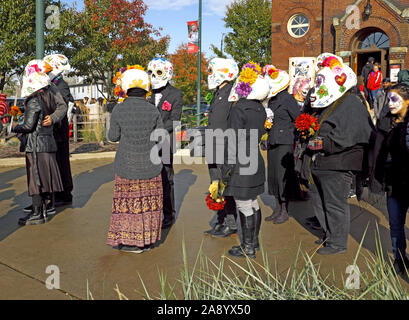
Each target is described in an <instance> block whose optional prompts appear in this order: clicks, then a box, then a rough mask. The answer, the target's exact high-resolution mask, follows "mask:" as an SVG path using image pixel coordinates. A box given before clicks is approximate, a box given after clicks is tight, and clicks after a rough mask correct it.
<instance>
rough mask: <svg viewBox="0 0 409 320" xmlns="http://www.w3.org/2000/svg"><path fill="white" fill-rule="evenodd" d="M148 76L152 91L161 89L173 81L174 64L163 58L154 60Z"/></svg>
mask: <svg viewBox="0 0 409 320" xmlns="http://www.w3.org/2000/svg"><path fill="white" fill-rule="evenodd" d="M148 75H149V77H150V80H151V83H152V89H160V88H162V87H164V86H166V85H167V84H168V82H169V81H170V80H171V79H172V76H173V64H172V63H170V62H169V61H168V60H165V59H163V58H156V59H153V60H152V61H151V62H149V65H148Z"/></svg>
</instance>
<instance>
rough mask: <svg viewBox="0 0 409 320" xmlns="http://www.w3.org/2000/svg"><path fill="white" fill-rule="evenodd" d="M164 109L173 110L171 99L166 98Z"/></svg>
mask: <svg viewBox="0 0 409 320" xmlns="http://www.w3.org/2000/svg"><path fill="white" fill-rule="evenodd" d="M162 110H164V111H171V110H172V104H171V103H170V102H169V101H167V100H166V101H165V102H164V103H163V105H162Z"/></svg>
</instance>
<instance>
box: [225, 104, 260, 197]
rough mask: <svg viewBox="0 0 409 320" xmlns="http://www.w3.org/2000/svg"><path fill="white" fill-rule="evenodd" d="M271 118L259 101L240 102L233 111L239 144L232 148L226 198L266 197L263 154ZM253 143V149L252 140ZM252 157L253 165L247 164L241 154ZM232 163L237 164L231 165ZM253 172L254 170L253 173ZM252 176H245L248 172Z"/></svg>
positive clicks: (232, 118)
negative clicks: (267, 121) (261, 145)
mask: <svg viewBox="0 0 409 320" xmlns="http://www.w3.org/2000/svg"><path fill="white" fill-rule="evenodd" d="M266 118H267V114H266V111H265V109H264V107H263V105H262V104H261V103H260V102H259V101H256V100H246V99H240V100H239V101H238V102H237V104H236V105H235V106H233V107H232V110H231V113H230V121H229V127H230V129H232V132H234V133H235V135H236V137H237V140H236V143H235V144H234V143H230V142H229V144H228V158H227V162H226V164H225V167H226V166H227V167H229V168H230V169H231V170H232V171H231V177H230V181H229V184H228V188H227V190H226V192H225V195H228V196H233V197H234V198H235V199H238V200H249V199H255V198H256V197H257V196H258V195H260V194H262V193H264V183H265V181H266V177H265V164H264V159H263V157H262V156H261V152H260V147H259V144H260V141H261V137H262V136H263V134H264V133H265V130H264V124H265V121H266ZM251 138H252V139H253V141H252V144H251V145H250V140H251ZM243 148H245V151H246V152H245V154H246V156H247V157H249V161H250V162H249V163H243V161H240V160H243V159H241V157H240V154H244V150H243ZM232 161H234V162H235V164H230V165H229V163H231V162H232ZM250 168H252V170H250ZM246 169H247V170H248V172H245V170H246Z"/></svg>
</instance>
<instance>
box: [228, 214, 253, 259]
mask: <svg viewBox="0 0 409 320" xmlns="http://www.w3.org/2000/svg"><path fill="white" fill-rule="evenodd" d="M239 213H240V224H241V232H242V234H243V243H242V244H241V246H240V247H233V248H232V249H230V250H229V254H230V255H231V256H233V257H237V258H243V257H246V256H247V257H249V258H251V259H254V258H255V257H256V250H255V249H254V234H255V228H256V216H255V214H253V215H252V216H250V217H246V216H245V215H244V214H243V213H241V212H239Z"/></svg>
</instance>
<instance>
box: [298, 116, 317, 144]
mask: <svg viewBox="0 0 409 320" xmlns="http://www.w3.org/2000/svg"><path fill="white" fill-rule="evenodd" d="M295 127H296V128H297V131H298V132H300V133H301V137H303V138H305V139H306V138H308V137H311V136H313V135H314V134H315V133H316V132H317V131H318V129H319V128H320V125H319V123H318V118H317V117H313V116H310V115H309V114H308V113H302V114H301V115H299V116H298V117H297V119H296V120H295Z"/></svg>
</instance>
